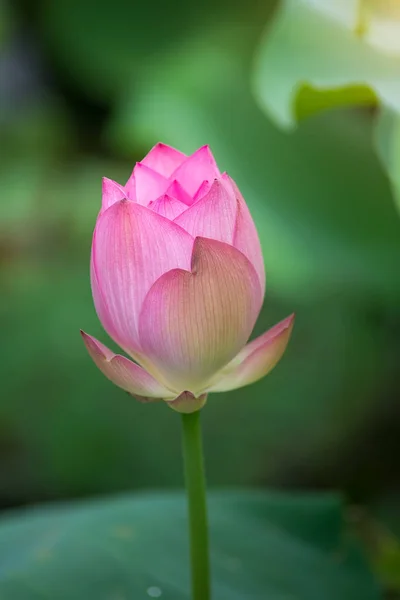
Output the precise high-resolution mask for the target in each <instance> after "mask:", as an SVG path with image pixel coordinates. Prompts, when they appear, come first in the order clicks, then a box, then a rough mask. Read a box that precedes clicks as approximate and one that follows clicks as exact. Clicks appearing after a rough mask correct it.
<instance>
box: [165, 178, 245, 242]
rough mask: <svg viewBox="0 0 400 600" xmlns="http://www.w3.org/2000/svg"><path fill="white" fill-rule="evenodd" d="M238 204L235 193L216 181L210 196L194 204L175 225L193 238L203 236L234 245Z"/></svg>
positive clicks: (180, 216)
mask: <svg viewBox="0 0 400 600" xmlns="http://www.w3.org/2000/svg"><path fill="white" fill-rule="evenodd" d="M236 205H237V202H236V199H235V196H234V194H233V193H229V191H228V190H227V189H226V187H225V186H224V185H223V184H222V183H221V181H218V179H216V180H215V181H214V183H213V184H212V186H211V189H210V191H209V192H208V194H206V195H205V196H203V198H201V199H200V200H198V202H196V203H195V204H192V206H190V207H189V208H187V209H186V210H185V212H183V213H182V214H181V215H179V217H177V218H176V219H175V223H177V224H178V225H180V226H181V227H183V229H185V230H186V231H188V232H189V233H190V234H191V235H192V236H193V237H197V236H201V237H207V238H211V239H213V240H219V241H221V242H226V243H227V244H232V241H233V235H234V230H235V223H236V212H237V207H236Z"/></svg>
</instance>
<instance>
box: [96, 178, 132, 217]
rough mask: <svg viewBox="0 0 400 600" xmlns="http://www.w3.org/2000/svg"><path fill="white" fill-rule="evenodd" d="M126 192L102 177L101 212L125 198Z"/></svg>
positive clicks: (110, 180)
mask: <svg viewBox="0 0 400 600" xmlns="http://www.w3.org/2000/svg"><path fill="white" fill-rule="evenodd" d="M127 197H128V196H127V191H126V190H125V188H124V186H122V185H120V184H119V183H117V182H116V181H113V180H112V179H108V177H103V181H102V204H101V210H102V212H104V211H105V210H107V208H110V206H112V205H113V204H114V203H115V202H118V201H119V200H123V199H124V198H127Z"/></svg>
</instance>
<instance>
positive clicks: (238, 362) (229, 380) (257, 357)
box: [207, 315, 294, 392]
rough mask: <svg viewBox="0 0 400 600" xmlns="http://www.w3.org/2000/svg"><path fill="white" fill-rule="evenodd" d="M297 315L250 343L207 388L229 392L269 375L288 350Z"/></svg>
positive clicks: (213, 390) (291, 316)
mask: <svg viewBox="0 0 400 600" xmlns="http://www.w3.org/2000/svg"><path fill="white" fill-rule="evenodd" d="M293 323H294V315H290V317H287V318H286V319H285V320H284V321H281V322H280V323H278V324H277V325H275V326H274V327H272V328H271V329H269V330H268V331H267V332H266V333H264V334H263V335H261V336H260V337H258V338H256V339H255V340H253V341H252V342H250V344H247V346H245V347H244V348H243V350H242V351H241V352H239V354H238V355H237V356H236V357H235V358H234V359H233V360H232V361H231V362H230V364H229V365H227V366H226V367H225V368H223V369H222V370H221V373H220V374H219V375H217V376H216V378H215V383H213V384H212V385H211V386H210V387H209V388H208V389H207V391H208V392H226V391H228V390H233V389H236V388H240V387H243V386H244V385H249V384H250V383H254V382H255V381H258V380H259V379H261V377H264V375H267V373H269V372H270V371H271V370H272V369H273V368H274V367H275V365H276V364H277V363H278V362H279V360H280V359H281V357H282V355H283V353H284V352H285V349H286V346H287V344H288V341H289V338H290V335H291V333H292V329H293Z"/></svg>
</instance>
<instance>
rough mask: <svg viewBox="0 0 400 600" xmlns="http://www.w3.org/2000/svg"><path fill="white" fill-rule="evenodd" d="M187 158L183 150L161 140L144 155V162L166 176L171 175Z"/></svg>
mask: <svg viewBox="0 0 400 600" xmlns="http://www.w3.org/2000/svg"><path fill="white" fill-rule="evenodd" d="M186 158H187V156H186V154H183V152H179V150H175V148H171V146H167V145H166V144H162V143H161V142H159V143H158V144H156V145H155V146H154V147H153V148H152V149H151V150H150V152H149V153H148V154H147V156H145V157H144V159H143V160H142V164H143V165H146V167H150V169H153V171H156V172H157V173H159V174H160V175H163V176H164V177H169V176H170V175H171V174H172V173H173V172H174V171H175V170H176V169H177V168H178V167H179V166H180V165H181V164H182V163H183V161H184V160H186Z"/></svg>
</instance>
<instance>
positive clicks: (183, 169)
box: [171, 146, 221, 196]
mask: <svg viewBox="0 0 400 600" xmlns="http://www.w3.org/2000/svg"><path fill="white" fill-rule="evenodd" d="M219 177H221V173H220V172H219V170H218V167H217V163H216V162H215V159H214V157H213V155H212V153H211V150H210V148H209V147H208V146H202V147H201V148H199V149H198V150H197V151H196V152H195V153H194V154H192V155H191V156H189V158H187V159H186V160H185V161H184V162H183V163H182V164H181V166H180V167H178V168H177V169H176V171H174V173H173V174H172V175H171V179H177V180H178V181H179V183H180V184H181V185H182V186H183V187H184V188H185V190H186V191H187V192H188V193H189V194H190V195H191V196H194V194H195V193H196V192H197V190H198V189H199V187H200V185H201V184H202V183H203V181H205V180H208V181H214V179H218V178H219Z"/></svg>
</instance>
